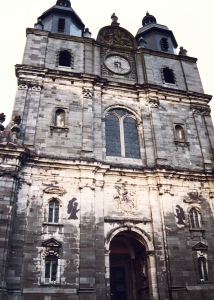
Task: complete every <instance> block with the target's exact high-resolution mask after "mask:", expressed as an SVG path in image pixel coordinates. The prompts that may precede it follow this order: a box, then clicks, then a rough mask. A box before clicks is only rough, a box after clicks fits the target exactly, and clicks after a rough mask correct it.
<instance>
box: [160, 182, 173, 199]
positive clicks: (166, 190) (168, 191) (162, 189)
mask: <svg viewBox="0 0 214 300" xmlns="http://www.w3.org/2000/svg"><path fill="white" fill-rule="evenodd" d="M158 189H159V195H164V194H170V195H171V196H174V190H173V189H172V186H171V185H165V186H162V185H161V184H159V185H158Z"/></svg>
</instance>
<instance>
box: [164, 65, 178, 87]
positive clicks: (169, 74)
mask: <svg viewBox="0 0 214 300" xmlns="http://www.w3.org/2000/svg"><path fill="white" fill-rule="evenodd" d="M163 79H164V81H165V82H166V83H171V84H175V76H174V73H173V70H171V69H169V68H168V67H167V68H164V69H163Z"/></svg>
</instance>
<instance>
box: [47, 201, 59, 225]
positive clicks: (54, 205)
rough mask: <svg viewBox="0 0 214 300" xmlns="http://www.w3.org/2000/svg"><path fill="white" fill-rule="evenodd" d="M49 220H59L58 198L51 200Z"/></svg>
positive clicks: (56, 221)
mask: <svg viewBox="0 0 214 300" xmlns="http://www.w3.org/2000/svg"><path fill="white" fill-rule="evenodd" d="M48 222H50V223H58V222H59V202H58V201H57V200H56V199H53V200H51V201H50V202H49V206H48Z"/></svg>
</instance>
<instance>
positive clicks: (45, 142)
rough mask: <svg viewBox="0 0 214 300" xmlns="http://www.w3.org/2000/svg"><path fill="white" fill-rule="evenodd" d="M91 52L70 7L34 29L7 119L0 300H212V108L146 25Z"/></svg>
mask: <svg viewBox="0 0 214 300" xmlns="http://www.w3.org/2000/svg"><path fill="white" fill-rule="evenodd" d="M142 25H143V26H142V27H141V28H140V29H139V30H138V32H137V34H136V36H135V37H134V36H133V35H132V34H131V33H130V32H128V31H127V30H126V29H124V28H122V27H121V26H120V24H119V23H118V18H117V16H116V15H115V14H113V15H112V22H111V25H109V26H105V27H103V28H101V29H100V31H99V33H98V36H97V38H96V40H95V39H92V38H91V33H90V31H89V30H88V28H85V25H84V24H83V22H82V20H81V19H80V18H79V17H78V15H77V14H76V13H75V12H74V10H73V9H72V7H71V3H70V1H69V0H58V1H57V3H56V5H54V6H53V7H51V8H50V9H48V10H47V11H45V12H44V13H43V14H42V15H41V16H40V17H39V18H38V21H37V23H36V24H35V26H34V28H28V29H27V41H26V47H25V50H24V55H23V61H22V64H20V65H16V76H17V81H18V89H17V94H16V99H15V104H14V109H13V118H12V120H11V122H10V123H9V125H8V126H7V127H6V128H5V127H4V125H3V123H4V121H5V116H4V114H3V113H2V114H0V172H1V180H0V190H1V194H0V229H1V230H0V241H1V242H0V269H1V270H0V274H1V290H0V299H1V300H29V299H31V300H56V299H62V300H104V299H106V300H158V299H159V300H174V299H182V300H184V299H191V300H193V299H194V300H200V299H213V297H214V283H213V280H214V269H213V260H214V242H213V227H214V218H213V213H214V178H213V162H214V157H213V146H214V135H213V125H212V121H211V116H210V107H209V101H210V100H211V96H210V95H207V94H205V93H204V91H203V87H202V83H201V79H200V76H199V72H198V69H197V64H196V62H197V59H195V58H193V57H189V56H188V55H187V51H186V50H185V49H184V48H182V47H181V48H180V52H179V54H176V48H177V46H178V45H177V42H176V39H175V37H174V35H173V33H172V31H171V30H169V29H168V27H166V26H164V25H160V24H158V23H157V21H156V19H155V17H154V16H152V15H150V14H149V13H147V14H146V16H145V17H144V18H143V22H142Z"/></svg>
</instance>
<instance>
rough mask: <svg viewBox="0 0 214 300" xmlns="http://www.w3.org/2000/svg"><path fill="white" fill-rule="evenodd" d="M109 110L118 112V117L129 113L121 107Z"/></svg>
mask: <svg viewBox="0 0 214 300" xmlns="http://www.w3.org/2000/svg"><path fill="white" fill-rule="evenodd" d="M109 112H114V113H115V114H118V115H119V116H120V117H123V116H125V115H126V114H129V112H128V111H127V110H125V109H123V108H114V109H111V110H110V111H109Z"/></svg>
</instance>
